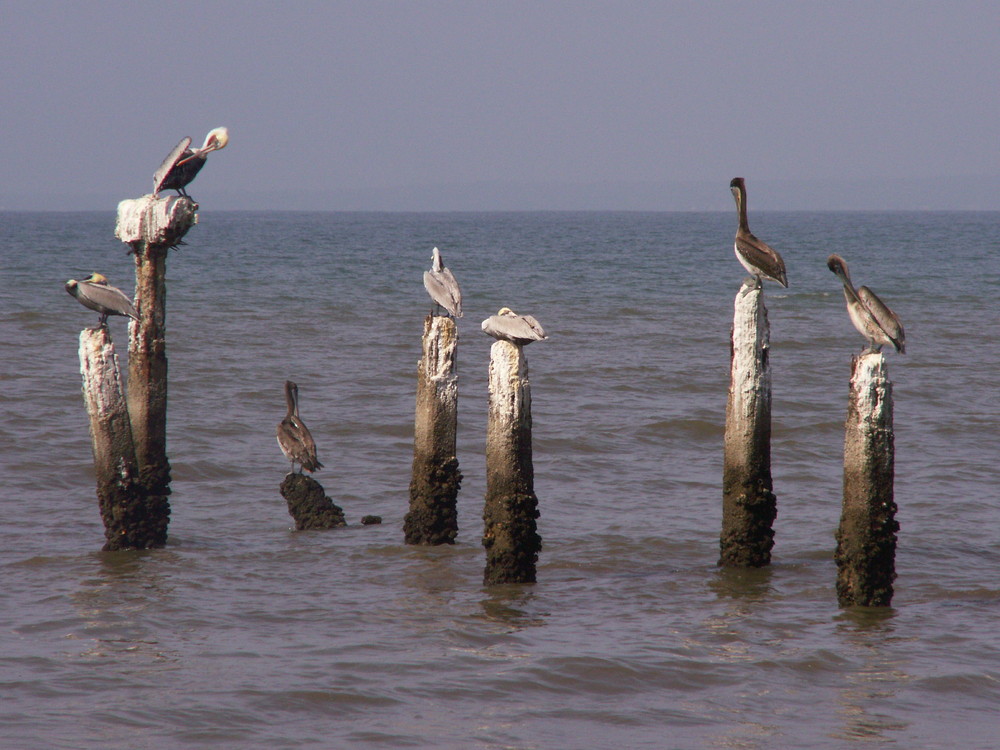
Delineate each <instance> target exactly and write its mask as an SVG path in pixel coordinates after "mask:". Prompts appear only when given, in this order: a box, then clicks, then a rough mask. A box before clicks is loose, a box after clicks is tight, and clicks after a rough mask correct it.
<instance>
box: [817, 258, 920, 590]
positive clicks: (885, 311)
mask: <svg viewBox="0 0 1000 750" xmlns="http://www.w3.org/2000/svg"><path fill="white" fill-rule="evenodd" d="M826 264H827V267H828V268H829V269H830V270H831V271H832V272H833V273H834V275H835V276H837V278H838V279H840V282H841V284H842V285H843V288H844V299H845V301H846V303H847V313H848V316H849V317H850V319H851V323H852V324H853V325H854V327H855V328H856V329H857V331H858V333H860V334H861V335H862V336H864V338H865V340H866V342H867V344H868V346H867V347H866V348H865V349H864V350H863V351H862V352H861V354H857V355H854V356H853V357H852V358H851V385H850V395H849V398H848V402H847V421H846V423H845V425H844V496H843V505H842V508H841V514H840V526H839V527H838V529H837V551H836V554H835V555H834V559H835V560H836V562H837V601H838V602H839V604H840V605H841V606H842V607H849V606H866V607H878V606H889V604H891V603H892V595H893V581H894V580H895V578H896V532H897V531H899V524H898V523H897V522H896V502H895V498H894V490H893V486H894V481H895V461H896V449H895V432H894V429H893V414H892V413H893V400H892V381H891V380H889V371H888V368H887V367H886V362H885V356H884V355H883V354H882V347H884V346H888V347H890V348H891V349H893V350H895V351H896V352H898V353H900V354H905V353H906V335H905V333H904V331H903V324H902V322H901V321H900V319H899V316H897V315H896V313H894V312H893V311H892V310H891V309H889V307H888V305H886V304H885V303H884V302H883V301H882V300H881V299H879V297H878V296H877V295H876V294H875V292H873V291H872V290H871V289H869V288H868V287H865V286H862V287H858V288H857V289H855V288H854V284H853V283H852V282H851V276H850V271H849V270H848V268H847V262H846V261H845V260H844V259H843V258H841V257H840V256H839V255H831V256H830V257H829V258H828V259H827V262H826Z"/></svg>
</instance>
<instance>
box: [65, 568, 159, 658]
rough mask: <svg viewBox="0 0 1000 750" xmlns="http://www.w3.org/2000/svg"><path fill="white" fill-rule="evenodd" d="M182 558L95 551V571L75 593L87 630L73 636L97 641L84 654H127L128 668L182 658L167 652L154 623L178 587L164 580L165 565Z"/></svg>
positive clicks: (75, 605) (91, 570)
mask: <svg viewBox="0 0 1000 750" xmlns="http://www.w3.org/2000/svg"><path fill="white" fill-rule="evenodd" d="M177 558H178V556H177V555H175V554H172V553H170V552H169V551H163V550H149V551H125V552H95V553H93V554H92V555H91V556H90V560H91V561H92V563H93V565H92V566H91V567H90V575H89V576H87V577H86V578H84V579H82V580H81V581H80V587H79V589H77V591H75V592H74V593H72V594H71V595H70V601H71V602H72V603H73V606H74V608H75V609H76V611H77V613H78V615H79V617H80V620H81V621H82V632H81V633H73V634H71V635H68V636H67V638H71V639H74V638H76V639H82V640H85V641H88V642H89V643H90V644H91V645H90V646H89V647H87V648H85V649H83V650H82V651H80V652H79V653H78V656H79V657H82V658H85V659H89V658H94V659H103V658H105V657H118V658H127V659H128V660H127V661H126V662H124V663H123V664H122V667H123V668H125V667H126V666H128V667H131V668H134V667H136V666H138V665H139V664H142V663H147V664H148V663H157V662H164V661H168V660H170V659H176V658H177V657H176V655H175V654H174V655H172V654H170V653H169V652H167V651H165V650H164V648H163V645H162V644H161V642H160V640H159V638H158V635H157V632H156V631H155V630H154V629H153V627H152V623H154V622H156V621H157V620H158V619H159V618H160V616H162V615H161V614H160V613H162V612H164V611H166V610H169V609H170V607H171V603H170V600H171V598H172V593H173V585H172V584H168V583H166V582H165V581H164V580H163V578H162V576H161V575H160V573H159V571H160V570H161V565H162V564H163V563H165V562H166V563H170V562H174V563H176V562H177ZM157 610H159V613H158V612H157Z"/></svg>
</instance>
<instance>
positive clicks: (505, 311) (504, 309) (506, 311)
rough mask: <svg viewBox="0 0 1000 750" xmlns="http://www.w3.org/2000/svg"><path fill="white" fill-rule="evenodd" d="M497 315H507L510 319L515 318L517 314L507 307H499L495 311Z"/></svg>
mask: <svg viewBox="0 0 1000 750" xmlns="http://www.w3.org/2000/svg"><path fill="white" fill-rule="evenodd" d="M497 315H509V316H512V317H517V313H516V312H514V311H513V310H511V309H510V308H509V307H501V308H500V309H499V310H497Z"/></svg>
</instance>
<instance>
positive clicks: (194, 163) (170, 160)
mask: <svg viewBox="0 0 1000 750" xmlns="http://www.w3.org/2000/svg"><path fill="white" fill-rule="evenodd" d="M227 143H229V130H227V129H226V128H215V129H214V130H210V131H209V132H208V135H207V136H205V143H204V144H202V147H201V148H196V149H191V148H190V146H191V138H190V136H187V137H185V138H182V139H181V142H180V143H178V144H177V145H176V146H174V150H173V151H171V152H170V153H169V154H167V158H166V159H164V160H163V163H162V164H161V165H160V167H159V169H157V170H156V172H155V173H154V174H153V195H154V196H155V195H158V194H159V192H160V191H161V190H176V191H177V194H178V195H183V196H184V197H185V198H190V197H191V196H189V195H188V194H187V191H186V190H185V189H184V188H185V187H186V186H187V185H188V184H189V183H190V182H191V181H192V180H194V178H195V177H196V176H197V175H198V172H200V171H201V168H202V167H204V166H205V161H206V159H207V157H208V155H209V154H210V153H212V152H213V151H218V150H219V149H222V148H225V147H226V144H227Z"/></svg>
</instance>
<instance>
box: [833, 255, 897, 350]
mask: <svg viewBox="0 0 1000 750" xmlns="http://www.w3.org/2000/svg"><path fill="white" fill-rule="evenodd" d="M826 266H827V268H829V269H830V270H831V271H833V272H834V273H835V274H836V275H837V278H838V279H840V281H841V282H842V283H843V285H844V299H845V300H847V314H848V315H850V316H851V322H852V323H853V324H854V327H855V328H857V329H858V333H860V334H861V335H862V336H864V337H865V339H867V341H868V351H872V352H880V351H882V347H883V346H885V345H886V344H891V345H892V348H893V349H895V350H896V351H897V352H899V353H900V354H906V334H905V333H904V332H903V324H902V323H901V322H900V320H899V316H898V315H896V313H894V312H893V311H892V310H890V309H889V307H888V306H887V305H886V304H885V303H884V302H883V301H882V300H880V299H879V298H878V295H876V294H875V292H873V291H872V290H871V289H869V288H868V287H866V286H862V287H858V288H857V289H855V288H854V285H853V284H852V283H851V274H850V272H849V271H848V270H847V261H845V260H844V259H843V258H841V257H840V256H839V255H831V256H830V257H829V258H827V260H826Z"/></svg>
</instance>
